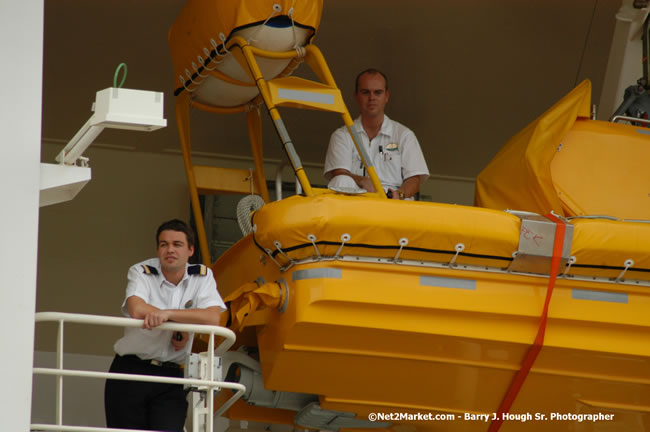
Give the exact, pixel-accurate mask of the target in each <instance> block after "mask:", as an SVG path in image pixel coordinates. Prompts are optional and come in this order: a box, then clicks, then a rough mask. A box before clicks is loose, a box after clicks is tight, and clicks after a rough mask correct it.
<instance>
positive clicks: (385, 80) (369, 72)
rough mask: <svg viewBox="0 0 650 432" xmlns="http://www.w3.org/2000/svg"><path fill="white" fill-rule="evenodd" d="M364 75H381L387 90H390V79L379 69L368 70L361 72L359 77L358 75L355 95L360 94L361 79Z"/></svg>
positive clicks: (355, 83)
mask: <svg viewBox="0 0 650 432" xmlns="http://www.w3.org/2000/svg"><path fill="white" fill-rule="evenodd" d="M363 74H370V75H377V74H379V75H381V76H382V77H383V78H384V83H386V86H385V87H386V90H388V77H387V76H386V74H385V73H383V72H382V71H380V70H379V69H375V68H369V69H366V70H364V71H361V72H360V73H359V75H357V79H356V80H355V81H354V92H355V93H358V92H359V79H361V76H362V75H363Z"/></svg>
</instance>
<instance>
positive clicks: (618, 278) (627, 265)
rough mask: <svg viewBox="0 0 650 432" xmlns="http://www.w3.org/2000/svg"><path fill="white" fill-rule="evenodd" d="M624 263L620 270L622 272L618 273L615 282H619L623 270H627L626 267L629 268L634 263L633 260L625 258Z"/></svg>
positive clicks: (623, 272)
mask: <svg viewBox="0 0 650 432" xmlns="http://www.w3.org/2000/svg"><path fill="white" fill-rule="evenodd" d="M624 265H625V268H624V269H623V271H622V272H621V273H620V274H619V275H618V277H617V278H616V282H620V281H621V279H623V275H624V274H625V272H626V271H627V269H629V268H630V267H632V266H633V265H634V260H632V259H627V260H625V263H624Z"/></svg>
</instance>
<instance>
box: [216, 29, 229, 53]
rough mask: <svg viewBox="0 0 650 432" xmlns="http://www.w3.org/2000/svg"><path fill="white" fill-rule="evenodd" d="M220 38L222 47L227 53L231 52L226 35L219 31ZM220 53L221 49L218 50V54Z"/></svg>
mask: <svg viewBox="0 0 650 432" xmlns="http://www.w3.org/2000/svg"><path fill="white" fill-rule="evenodd" d="M219 39H221V42H222V43H221V47H222V48H223V50H224V51H225V53H226V54H230V51H228V48H226V35H224V34H223V33H219ZM218 53H219V51H217V54H218Z"/></svg>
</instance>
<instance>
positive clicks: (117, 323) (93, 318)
mask: <svg viewBox="0 0 650 432" xmlns="http://www.w3.org/2000/svg"><path fill="white" fill-rule="evenodd" d="M36 322H37V323H38V322H57V323H58V334H57V352H56V354H57V365H56V368H37V367H35V368H33V373H34V374H41V375H55V376H56V377H57V385H56V387H57V398H56V424H55V425H52V424H32V425H31V426H30V428H31V430H41V431H115V430H118V429H112V428H97V427H88V426H83V427H79V426H69V425H63V377H64V376H77V377H84V378H104V379H107V378H108V379H117V380H127V381H144V382H158V383H168V384H188V385H192V386H197V387H199V388H201V389H205V390H207V393H208V395H207V401H206V404H207V406H208V407H210V408H211V407H213V406H214V390H215V389H219V388H227V389H231V390H233V391H236V392H235V394H233V395H232V396H231V397H230V399H228V400H227V401H226V402H225V403H224V404H223V405H222V406H221V407H220V408H219V409H218V410H217V411H216V412H215V413H213V415H207V422H206V423H207V424H206V427H207V430H209V431H211V430H212V427H213V418H214V416H218V415H221V414H222V413H223V412H225V411H226V410H227V409H228V408H230V407H231V406H232V404H234V403H235V402H236V401H237V399H239V398H240V397H241V395H242V394H243V393H244V391H246V387H244V386H243V385H241V384H237V383H229V382H220V381H215V380H214V378H215V377H214V356H215V355H220V354H223V353H225V352H226V351H227V350H228V348H230V347H231V346H232V345H233V343H234V342H235V334H234V333H233V332H232V331H231V330H230V329H227V328H225V327H219V326H211V325H203V324H184V323H175V322H166V323H164V324H162V325H160V326H158V327H156V328H157V329H160V330H170V331H182V332H194V333H203V334H209V335H210V338H209V341H208V379H207V380H201V379H192V378H173V377H160V376H151V375H135V374H120V373H110V372H96V371H83V370H70V369H64V368H63V352H64V350H63V334H64V331H63V327H64V323H65V322H69V323H78V324H91V325H103V326H112V327H134V328H142V325H143V323H144V321H143V320H138V319H133V318H121V317H107V316H99V315H86V314H74V313H64V312H38V313H36ZM215 335H216V336H219V337H222V338H224V340H223V342H221V343H220V344H219V346H218V347H217V348H216V349H215V347H214V336H215ZM195 429H196V426H195ZM119 430H120V431H125V432H129V431H131V432H135V430H132V429H119Z"/></svg>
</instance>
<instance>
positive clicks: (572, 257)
mask: <svg viewBox="0 0 650 432" xmlns="http://www.w3.org/2000/svg"><path fill="white" fill-rule="evenodd" d="M576 261H578V259H577V258H576V257H574V256H573V255H571V256H570V257H569V262H568V263H567V266H566V268H565V269H564V273H562V276H566V275H567V274H568V273H569V270H571V266H572V265H573V264H575V263H576Z"/></svg>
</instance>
